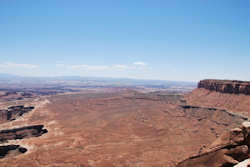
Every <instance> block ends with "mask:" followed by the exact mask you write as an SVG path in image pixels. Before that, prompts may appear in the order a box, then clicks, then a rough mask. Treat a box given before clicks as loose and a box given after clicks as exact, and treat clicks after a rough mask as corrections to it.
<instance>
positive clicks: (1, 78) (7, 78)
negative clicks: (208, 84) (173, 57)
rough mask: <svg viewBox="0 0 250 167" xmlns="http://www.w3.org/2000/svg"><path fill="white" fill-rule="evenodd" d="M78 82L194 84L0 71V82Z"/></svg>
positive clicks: (193, 84) (190, 83)
mask: <svg viewBox="0 0 250 167" xmlns="http://www.w3.org/2000/svg"><path fill="white" fill-rule="evenodd" d="M63 81H64V82H79V83H81V82H82V83H83V82H84V83H86V82H90V83H104V84H116V85H117V84H118V85H136V86H140V85H143V86H147V85H148V86H159V87H169V86H191V87H192V86H196V84H197V83H196V82H185V81H166V80H146V79H130V78H108V77H82V76H57V77H24V76H18V75H12V74H4V73H0V82H4V83H20V82H22V83H26V82H27V83H37V82H39V83H43V82H44V83H52V82H53V83H55V82H63Z"/></svg>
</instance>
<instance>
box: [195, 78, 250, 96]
mask: <svg viewBox="0 0 250 167" xmlns="http://www.w3.org/2000/svg"><path fill="white" fill-rule="evenodd" d="M198 88H204V89H208V90H210V91H216V92H221V93H231V94H232V93H233V94H245V95H250V82H246V81H238V80H213V79H205V80H202V81H200V82H199V83H198Z"/></svg>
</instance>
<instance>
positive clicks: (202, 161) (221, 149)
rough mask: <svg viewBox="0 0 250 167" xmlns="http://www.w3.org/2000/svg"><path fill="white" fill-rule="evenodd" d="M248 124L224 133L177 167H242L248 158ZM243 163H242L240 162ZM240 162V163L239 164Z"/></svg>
mask: <svg viewBox="0 0 250 167" xmlns="http://www.w3.org/2000/svg"><path fill="white" fill-rule="evenodd" d="M249 146H250V122H244V123H243V124H242V126H241V127H240V128H235V129H233V130H231V131H229V132H226V133H224V134H223V135H221V137H219V138H218V139H217V140H216V141H215V142H214V143H212V145H211V146H210V147H208V148H207V149H205V150H204V151H203V152H202V153H200V154H199V155H197V156H193V157H190V158H188V159H187V160H184V161H182V162H180V163H179V164H178V165H177V167H193V166H198V167H233V166H235V165H236V167H243V166H244V165H245V166H246V164H247V165H248V163H249V160H248V161H244V160H246V159H248V158H250V151H249ZM242 161H244V162H242ZM240 162H242V163H240Z"/></svg>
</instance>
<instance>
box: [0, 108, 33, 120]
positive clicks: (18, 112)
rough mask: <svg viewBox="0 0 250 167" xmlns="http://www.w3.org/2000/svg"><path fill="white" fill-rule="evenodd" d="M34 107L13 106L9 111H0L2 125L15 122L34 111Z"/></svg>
mask: <svg viewBox="0 0 250 167" xmlns="http://www.w3.org/2000/svg"><path fill="white" fill-rule="evenodd" d="M33 109H34V107H32V106H31V107H24V106H11V107H9V108H8V109H7V110H0V123H5V122H8V121H13V120H15V119H17V118H18V117H21V116H22V115H23V114H25V113H28V112H29V111H31V110H33Z"/></svg>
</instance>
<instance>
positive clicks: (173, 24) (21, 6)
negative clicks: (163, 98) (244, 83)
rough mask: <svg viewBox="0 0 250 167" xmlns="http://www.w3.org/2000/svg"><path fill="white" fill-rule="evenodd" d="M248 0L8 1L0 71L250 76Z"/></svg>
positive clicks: (2, 13) (1, 5) (0, 16)
mask: <svg viewBox="0 0 250 167" xmlns="http://www.w3.org/2000/svg"><path fill="white" fill-rule="evenodd" d="M249 5H250V2H249V1H247V0H239V1H233V0H220V1H217V0H211V1H203V0H192V1H180V0H176V1H168V0H166V1H165V0H164V1H163V0H157V1H149V0H138V1H132V0H127V1H122V0H117V1H112V0H108V1H97V0H94V1H81V0H72V1H65V0H53V1H50V0H43V1H33V0H24V1H18V0H12V1H9V0H2V1H0V27H1V28H0V37H1V38H0V73H7V74H15V75H20V76H38V77H41V76H49V77H53V76H82V77H112V78H131V79H151V80H168V81H192V82H197V81H199V80H202V79H207V78H212V79H237V80H250V69H249V67H250V66H249V62H250V56H249V55H250V48H249V44H250V21H249V20H250V13H249Z"/></svg>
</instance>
